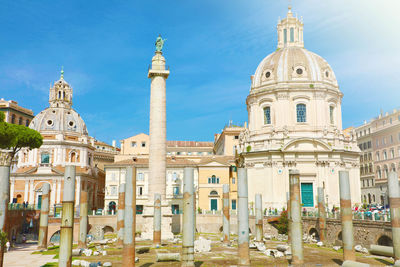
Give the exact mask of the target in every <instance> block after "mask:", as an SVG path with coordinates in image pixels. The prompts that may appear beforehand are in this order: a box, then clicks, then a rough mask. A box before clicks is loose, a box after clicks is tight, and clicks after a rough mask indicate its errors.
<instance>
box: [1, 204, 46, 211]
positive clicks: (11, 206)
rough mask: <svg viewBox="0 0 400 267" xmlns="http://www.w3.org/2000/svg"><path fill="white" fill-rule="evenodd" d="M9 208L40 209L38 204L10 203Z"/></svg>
mask: <svg viewBox="0 0 400 267" xmlns="http://www.w3.org/2000/svg"><path fill="white" fill-rule="evenodd" d="M8 210H40V207H39V206H38V205H37V204H25V205H24V204H20V203H9V204H8Z"/></svg>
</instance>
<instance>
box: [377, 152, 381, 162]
mask: <svg viewBox="0 0 400 267" xmlns="http://www.w3.org/2000/svg"><path fill="white" fill-rule="evenodd" d="M376 160H377V161H380V160H381V159H380V157H379V152H376Z"/></svg>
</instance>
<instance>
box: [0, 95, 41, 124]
mask: <svg viewBox="0 0 400 267" xmlns="http://www.w3.org/2000/svg"><path fill="white" fill-rule="evenodd" d="M0 111H2V112H4V115H5V119H6V120H5V121H6V122H8V123H12V124H19V125H25V126H29V124H30V123H31V121H32V119H33V117H34V115H33V111H32V110H30V109H27V108H23V107H21V106H19V105H18V102H16V101H14V100H8V101H7V100H4V98H2V99H0Z"/></svg>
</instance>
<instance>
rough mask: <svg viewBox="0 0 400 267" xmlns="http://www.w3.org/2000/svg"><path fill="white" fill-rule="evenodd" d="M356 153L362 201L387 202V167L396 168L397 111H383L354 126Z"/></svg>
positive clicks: (399, 157)
mask: <svg viewBox="0 0 400 267" xmlns="http://www.w3.org/2000/svg"><path fill="white" fill-rule="evenodd" d="M356 133H357V140H358V145H359V147H360V149H361V150H362V152H363V154H362V156H360V164H361V165H360V173H361V179H362V184H361V186H362V189H363V190H362V199H363V201H364V202H365V203H376V204H381V205H383V204H388V195H387V178H388V174H389V171H392V170H393V171H397V172H399V168H400V111H399V110H396V109H395V110H393V112H391V113H388V112H386V113H385V114H383V113H381V114H380V115H379V116H378V117H377V118H374V119H372V120H371V121H370V122H368V123H367V122H365V123H364V124H363V125H361V126H359V127H357V128H356Z"/></svg>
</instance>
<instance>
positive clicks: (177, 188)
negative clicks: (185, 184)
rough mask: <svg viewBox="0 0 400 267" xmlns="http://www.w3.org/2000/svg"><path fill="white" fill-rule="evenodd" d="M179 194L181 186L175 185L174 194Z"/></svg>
mask: <svg viewBox="0 0 400 267" xmlns="http://www.w3.org/2000/svg"><path fill="white" fill-rule="evenodd" d="M177 195H179V186H175V187H174V196H177Z"/></svg>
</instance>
